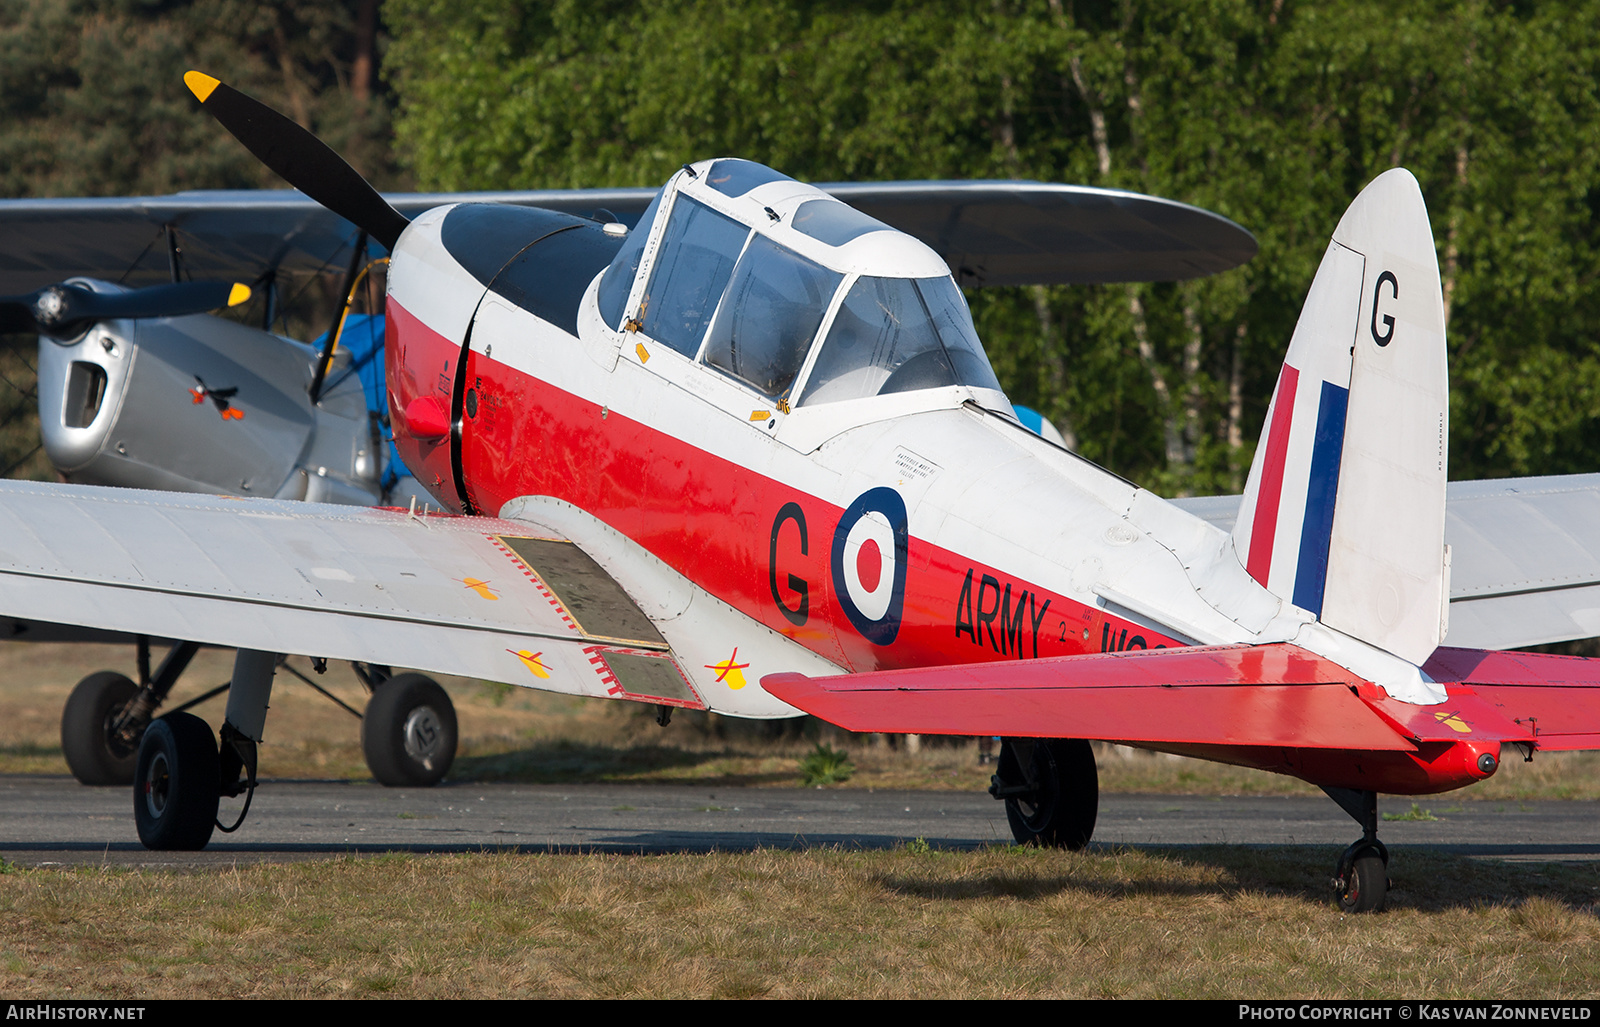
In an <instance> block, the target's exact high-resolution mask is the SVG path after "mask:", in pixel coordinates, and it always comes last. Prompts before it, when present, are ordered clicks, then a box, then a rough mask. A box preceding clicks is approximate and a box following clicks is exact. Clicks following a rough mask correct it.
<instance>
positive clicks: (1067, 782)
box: [997, 738, 1100, 849]
mask: <svg viewBox="0 0 1600 1027" xmlns="http://www.w3.org/2000/svg"><path fill="white" fill-rule="evenodd" d="M1029 742H1031V743H1032V745H1031V746H1029V745H1028V744H1027V743H1029ZM1019 748H1020V749H1021V750H1023V751H1025V752H1026V751H1028V750H1030V749H1031V754H1030V756H1029V758H1030V759H1031V760H1032V763H1033V773H1032V774H1031V775H1028V774H1024V773H1023V765H1022V762H1021V760H1020V759H1019V758H1018V755H1017V753H1018V749H1019ZM997 776H998V777H999V778H1000V780H1001V782H1002V783H1004V784H1006V785H1021V784H1027V783H1029V782H1030V779H1031V781H1032V783H1033V784H1034V788H1033V791H1032V792H1031V793H1029V794H1025V795H1010V796H1007V797H1006V819H1007V820H1009V821H1010V822H1011V834H1012V836H1013V837H1015V838H1016V840H1017V844H1018V845H1048V846H1051V847H1053V848H1060V849H1081V848H1083V847H1084V846H1085V845H1087V844H1089V838H1090V837H1091V836H1092V835H1093V834H1094V820H1095V814H1096V813H1097V812H1098V810H1099V806H1100V775H1099V773H1098V772H1097V771H1096V770H1095V765H1094V750H1093V749H1091V748H1089V743H1088V742H1086V741H1084V740H1083V739H1081V738H1033V739H1026V738H1007V739H1006V740H1005V743H1004V745H1003V746H1002V747H1001V750H1000V766H999V773H998V775H997Z"/></svg>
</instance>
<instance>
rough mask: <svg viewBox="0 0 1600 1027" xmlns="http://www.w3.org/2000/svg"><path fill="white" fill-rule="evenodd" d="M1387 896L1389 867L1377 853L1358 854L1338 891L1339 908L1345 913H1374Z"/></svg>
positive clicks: (1379, 908) (1382, 904)
mask: <svg viewBox="0 0 1600 1027" xmlns="http://www.w3.org/2000/svg"><path fill="white" fill-rule="evenodd" d="M1388 898H1389V868H1388V867H1387V866H1385V865H1384V863H1383V860H1382V859H1381V858H1379V857H1378V856H1377V855H1374V854H1371V853H1368V854H1366V855H1363V856H1358V857H1357V858H1356V860H1355V862H1354V863H1352V864H1351V865H1350V873H1349V874H1348V875H1347V876H1346V877H1345V884H1344V890H1343V891H1342V892H1340V893H1339V909H1340V911H1341V912H1345V913H1376V912H1378V911H1379V910H1381V909H1382V908H1383V906H1384V903H1385V902H1387V901H1388Z"/></svg>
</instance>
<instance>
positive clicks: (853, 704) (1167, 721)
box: [761, 643, 1412, 750]
mask: <svg viewBox="0 0 1600 1027" xmlns="http://www.w3.org/2000/svg"><path fill="white" fill-rule="evenodd" d="M1359 680H1360V679H1359V678H1357V677H1355V676H1354V675H1352V674H1351V673H1350V672H1349V671H1348V670H1346V669H1344V668H1343V667H1341V666H1339V665H1338V664H1336V663H1333V662H1332V661H1330V660H1325V659H1323V658H1321V657H1319V656H1317V655H1315V654H1313V653H1310V652H1307V651H1306V650H1304V649H1301V648H1299V647H1298V646H1294V645H1289V644H1287V643H1279V644H1273V645H1261V646H1196V647H1187V648H1179V649H1152V650H1142V651H1133V652H1122V653H1101V654H1093V655H1088V656H1067V657H1059V658H1054V659H1041V660H1027V661H1024V662H1020V663H1019V662H1015V661H1011V662H1005V663H985V664H966V665H960V666H944V667H929V668H918V669H910V670H887V671H875V672H871V673H864V674H853V675H845V676H839V677H826V678H808V677H805V676H804V675H800V674H769V675H767V676H766V677H764V678H762V679H761V686H762V687H763V688H765V689H766V690H767V691H768V692H771V693H772V694H773V695H775V696H777V697H778V698H780V699H782V700H783V701H784V702H786V703H788V704H789V705H791V706H794V707H797V708H799V709H802V710H805V711H806V712H807V713H810V714H813V715H815V716H818V717H821V718H822V719H824V720H827V721H830V722H832V723H834V724H838V725H839V726H840V727H843V728H845V729H847V730H850V731H883V732H893V733H899V732H905V733H910V734H946V735H1008V736H1021V737H1036V738H1093V739H1101V740H1105V741H1117V742H1133V743H1142V744H1152V745H1156V744H1170V745H1180V744H1181V745H1250V746H1289V747H1294V748H1310V749H1365V750H1382V749H1391V750H1409V749H1411V747H1412V746H1411V744H1410V743H1409V742H1408V741H1406V740H1405V739H1404V738H1402V737H1401V735H1400V734H1399V733H1397V732H1396V731H1395V730H1394V729H1393V728H1392V727H1390V726H1389V725H1388V724H1387V723H1386V722H1385V721H1384V719H1383V718H1380V717H1379V716H1378V715H1377V714H1375V713H1374V712H1373V711H1372V710H1371V708H1370V707H1369V706H1368V705H1367V703H1366V702H1364V701H1363V700H1362V699H1361V698H1359V697H1357V695H1356V694H1355V692H1354V690H1353V689H1354V686H1355V685H1356V684H1357V683H1358V682H1359Z"/></svg>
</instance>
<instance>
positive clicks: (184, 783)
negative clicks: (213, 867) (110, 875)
mask: <svg viewBox="0 0 1600 1027" xmlns="http://www.w3.org/2000/svg"><path fill="white" fill-rule="evenodd" d="M218 767H219V763H218V759H217V740H216V738H215V737H214V736H213V735H212V734H211V726H210V725H209V724H207V723H206V722H205V721H203V720H201V719H200V718H199V717H196V716H195V715H194V714H192V713H169V714H167V715H166V716H165V717H161V718H159V719H157V720H153V721H151V722H150V726H149V727H148V728H146V729H145V733H144V739H143V741H141V742H140V743H139V766H138V770H137V772H136V773H135V775H134V782H133V819H134V823H136V824H137V825H138V827H139V841H141V842H143V843H144V847H145V848H147V849H157V850H169V851H179V852H197V851H199V850H200V849H203V848H205V847H206V843H207V842H209V841H210V840H211V830H212V828H214V827H215V826H216V823H217V800H218V798H219V796H220V789H219V786H218V774H219V770H218Z"/></svg>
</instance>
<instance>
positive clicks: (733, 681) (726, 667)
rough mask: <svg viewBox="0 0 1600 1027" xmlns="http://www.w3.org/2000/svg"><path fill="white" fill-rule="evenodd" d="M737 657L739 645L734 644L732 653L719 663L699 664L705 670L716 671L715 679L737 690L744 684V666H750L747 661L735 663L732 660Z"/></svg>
mask: <svg viewBox="0 0 1600 1027" xmlns="http://www.w3.org/2000/svg"><path fill="white" fill-rule="evenodd" d="M738 658H739V647H738V646H734V647H733V655H732V656H729V657H728V658H727V659H726V660H723V661H722V662H721V663H704V664H701V666H703V667H705V669H706V670H714V671H716V672H717V680H718V681H721V682H722V683H723V684H725V685H727V686H728V687H729V688H731V689H733V690H734V691H735V692H737V691H738V690H739V689H741V688H743V687H744V684H745V682H744V674H743V671H744V668H746V667H748V666H750V664H748V663H735V662H734V661H735V660H737V659H738Z"/></svg>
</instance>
